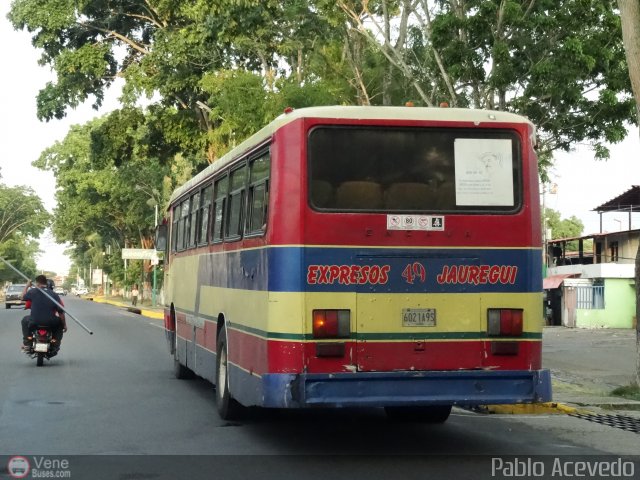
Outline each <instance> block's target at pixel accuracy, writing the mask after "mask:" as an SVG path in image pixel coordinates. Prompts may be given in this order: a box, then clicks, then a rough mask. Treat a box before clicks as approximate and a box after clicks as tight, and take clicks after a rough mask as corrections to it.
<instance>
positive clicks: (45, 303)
mask: <svg viewBox="0 0 640 480" xmlns="http://www.w3.org/2000/svg"><path fill="white" fill-rule="evenodd" d="M48 286H49V285H48V282H47V278H46V277H45V276H44V275H38V276H37V277H36V287H37V288H33V289H30V288H31V281H29V282H28V283H27V285H26V287H25V289H24V291H23V292H22V298H23V300H25V302H27V304H29V302H30V304H31V315H30V316H26V317H25V318H23V319H22V339H23V347H22V349H23V350H25V351H29V350H30V349H31V340H32V338H30V334H31V331H32V330H33V328H34V327H36V326H48V327H50V328H51V333H52V336H53V340H54V342H53V343H56V344H57V346H56V351H57V349H58V348H59V346H60V343H61V342H62V334H63V332H66V331H67V322H66V319H65V315H64V310H62V309H61V308H60V307H59V306H58V305H56V304H55V303H53V302H52V301H51V298H53V299H54V300H55V301H56V302H58V303H59V304H62V301H61V300H60V297H59V296H58V295H57V294H56V293H55V292H54V291H53V288H51V289H49V288H47V287H48ZM40 289H43V290H44V289H46V295H45V293H43V292H42V291H40ZM47 295H48V296H49V297H51V298H48V297H47Z"/></svg>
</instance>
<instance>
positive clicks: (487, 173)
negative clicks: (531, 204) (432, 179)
mask: <svg viewBox="0 0 640 480" xmlns="http://www.w3.org/2000/svg"><path fill="white" fill-rule="evenodd" d="M454 154H455V167H456V204H457V205H474V206H475V205H479V206H510V205H513V159H512V156H511V140H505V139H501V140H499V139H480V138H457V139H456V140H455V144H454Z"/></svg>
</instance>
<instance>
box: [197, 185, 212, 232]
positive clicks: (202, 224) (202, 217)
mask: <svg viewBox="0 0 640 480" xmlns="http://www.w3.org/2000/svg"><path fill="white" fill-rule="evenodd" d="M212 193H213V187H212V186H211V185H208V186H206V187H205V188H204V189H203V190H202V193H201V194H200V210H199V211H198V228H197V231H198V234H197V235H198V241H197V243H198V245H204V244H206V243H207V240H208V238H207V233H208V232H209V217H210V208H211V195H212Z"/></svg>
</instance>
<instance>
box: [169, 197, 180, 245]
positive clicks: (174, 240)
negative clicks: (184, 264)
mask: <svg viewBox="0 0 640 480" xmlns="http://www.w3.org/2000/svg"><path fill="white" fill-rule="evenodd" d="M172 220H173V222H172V225H171V249H172V250H173V251H174V252H175V251H176V250H178V220H180V205H175V206H174V207H173V217H172Z"/></svg>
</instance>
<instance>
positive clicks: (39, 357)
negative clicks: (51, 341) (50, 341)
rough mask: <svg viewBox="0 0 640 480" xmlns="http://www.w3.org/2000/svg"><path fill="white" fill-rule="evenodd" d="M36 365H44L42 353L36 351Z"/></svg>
mask: <svg viewBox="0 0 640 480" xmlns="http://www.w3.org/2000/svg"><path fill="white" fill-rule="evenodd" d="M36 365H37V366H39V367H41V366H42V365H44V353H38V359H37V360H36Z"/></svg>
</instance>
